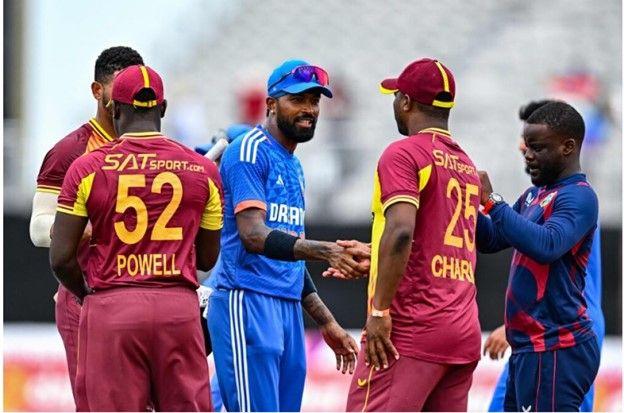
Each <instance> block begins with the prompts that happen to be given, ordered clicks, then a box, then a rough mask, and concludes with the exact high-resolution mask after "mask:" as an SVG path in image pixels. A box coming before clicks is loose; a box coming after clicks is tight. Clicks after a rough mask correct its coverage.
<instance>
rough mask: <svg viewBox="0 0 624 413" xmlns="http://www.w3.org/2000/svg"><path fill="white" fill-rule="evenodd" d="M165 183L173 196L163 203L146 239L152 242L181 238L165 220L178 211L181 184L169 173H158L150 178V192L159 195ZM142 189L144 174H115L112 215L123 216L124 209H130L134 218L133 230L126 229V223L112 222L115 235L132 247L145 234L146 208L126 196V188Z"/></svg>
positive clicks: (180, 233) (180, 198)
mask: <svg viewBox="0 0 624 413" xmlns="http://www.w3.org/2000/svg"><path fill="white" fill-rule="evenodd" d="M165 184H167V185H170V186H171V188H172V189H173V194H172V196H171V200H170V201H169V204H167V206H166V207H165V209H164V210H163V211H162V213H161V214H160V216H159V217H158V219H157V220H156V223H155V224H154V228H153V229H152V233H151V236H150V239H151V240H152V241H176V240H181V239H182V227H168V226H167V224H168V223H169V220H170V219H171V217H172V216H173V214H174V213H175V212H176V210H177V209H178V206H180V201H181V200H182V182H181V181H180V178H179V177H178V176H177V175H176V174H174V173H173V172H161V173H159V174H158V175H156V177H155V178H154V182H152V188H151V191H152V192H153V193H158V194H160V193H161V191H162V188H163V186H164V185H165ZM144 187H145V175H142V174H135V175H119V184H118V187H117V203H116V204H115V212H117V213H119V214H123V213H125V212H126V210H128V209H133V210H134V211H135V213H136V218H137V219H136V226H135V227H134V229H133V230H129V229H128V228H126V224H125V223H124V222H123V221H116V222H115V233H116V234H117V236H118V237H119V239H120V240H121V241H122V242H124V243H126V244H130V245H132V244H136V243H137V242H139V241H141V240H142V239H143V237H144V236H145V233H146V232H147V218H148V214H147V206H146V205H145V202H143V200H142V199H141V198H140V197H138V196H136V195H129V190H130V188H144Z"/></svg>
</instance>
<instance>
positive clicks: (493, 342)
mask: <svg viewBox="0 0 624 413" xmlns="http://www.w3.org/2000/svg"><path fill="white" fill-rule="evenodd" d="M508 347H509V343H507V338H506V337H505V326H500V327H498V328H497V329H496V330H494V331H492V333H491V334H490V336H489V337H488V338H487V340H485V344H484V345H483V355H484V356H485V355H487V353H490V358H491V359H492V360H498V359H502V358H503V356H504V355H505V350H507V348H508Z"/></svg>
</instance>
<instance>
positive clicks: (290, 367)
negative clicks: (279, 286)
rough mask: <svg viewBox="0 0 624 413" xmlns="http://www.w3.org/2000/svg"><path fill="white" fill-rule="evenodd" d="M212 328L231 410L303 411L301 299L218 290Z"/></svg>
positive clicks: (210, 318)
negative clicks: (292, 299)
mask: <svg viewBox="0 0 624 413" xmlns="http://www.w3.org/2000/svg"><path fill="white" fill-rule="evenodd" d="M208 329H209V330H210V337H211V339H212V351H213V354H214V360H215V367H216V370H217V376H218V379H219V388H220V390H221V396H222V397H223V405H224V406H225V408H226V409H227V411H229V412H232V411H240V412H249V411H274V412H275V411H299V410H300V409H301V398H302V396H303V386H304V382H305V373H306V360H305V337H304V330H303V315H302V312H301V303H300V302H299V301H291V300H284V299H280V298H276V297H271V296H268V295H264V294H259V293H255V292H252V291H244V290H222V289H217V290H215V291H214V292H213V293H212V295H211V296H210V302H209V311H208Z"/></svg>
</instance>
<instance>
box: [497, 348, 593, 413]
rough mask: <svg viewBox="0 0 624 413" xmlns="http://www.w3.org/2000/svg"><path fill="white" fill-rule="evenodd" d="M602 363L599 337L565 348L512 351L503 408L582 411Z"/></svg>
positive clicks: (507, 369)
mask: <svg viewBox="0 0 624 413" xmlns="http://www.w3.org/2000/svg"><path fill="white" fill-rule="evenodd" d="M599 365H600V350H599V348H598V344H597V342H596V339H595V338H592V339H591V340H588V341H585V342H583V343H580V344H577V345H576V346H574V347H569V348H565V349H561V350H555V351H545V352H541V353H533V352H529V353H517V354H512V355H511V357H510V359H509V363H508V365H507V366H506V367H507V368H506V371H507V372H508V373H507V374H508V377H507V381H506V383H505V387H506V391H505V397H504V401H503V407H504V409H505V411H514V412H518V411H520V412H521V411H523V410H524V411H529V409H530V411H576V412H578V411H579V410H580V408H581V404H582V403H583V399H584V398H585V397H586V394H587V393H588V391H589V388H590V387H591V385H592V383H593V382H594V379H595V378H596V375H597V374H598V367H599ZM499 384H500V383H499ZM498 390H499V386H498V385H497V391H498ZM495 394H496V392H495ZM492 402H493V403H492V404H494V400H492ZM494 407H496V406H494ZM492 408H493V406H492V405H490V411H497V410H492Z"/></svg>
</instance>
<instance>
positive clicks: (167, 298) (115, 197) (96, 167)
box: [50, 65, 223, 411]
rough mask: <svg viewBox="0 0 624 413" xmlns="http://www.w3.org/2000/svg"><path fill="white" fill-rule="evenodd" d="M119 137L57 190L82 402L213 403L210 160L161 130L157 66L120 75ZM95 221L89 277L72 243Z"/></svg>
mask: <svg viewBox="0 0 624 413" xmlns="http://www.w3.org/2000/svg"><path fill="white" fill-rule="evenodd" d="M112 102H113V103H112V110H113V119H114V124H115V130H116V131H117V133H118V134H119V135H120V137H119V142H117V143H111V144H109V145H107V146H105V147H103V148H100V149H98V150H95V151H93V152H91V153H89V154H87V155H84V156H82V157H80V158H78V159H77V160H76V161H75V162H74V163H73V164H72V165H71V166H70V168H69V170H68V172H67V176H66V177H65V180H64V182H63V187H62V190H61V194H60V195H59V201H58V210H57V215H56V220H55V223H54V228H55V230H54V234H53V237H52V244H51V247H50V262H51V264H52V268H53V270H54V272H55V274H56V276H57V277H58V279H59V280H60V281H61V282H62V283H63V285H64V286H65V287H66V288H67V289H68V290H70V291H71V292H72V293H74V294H75V295H76V296H77V297H78V299H80V300H84V301H83V302H84V304H83V308H82V313H81V316H80V331H79V341H80V346H79V349H78V372H77V375H76V387H77V390H76V392H77V394H78V410H93V411H120V410H130V411H143V410H145V407H146V406H147V405H148V404H150V401H151V403H152V404H153V407H154V408H155V409H156V410H165V411H209V410H210V409H211V403H210V392H209V388H208V364H207V360H206V352H205V349H204V344H203V338H202V332H201V327H200V324H199V317H200V316H199V304H198V301H197V294H196V292H195V289H196V288H197V287H198V282H197V274H196V267H198V268H200V269H202V270H209V269H210V268H211V267H212V266H213V265H214V263H215V262H216V258H217V256H218V254H219V237H220V229H221V227H222V224H223V223H222V221H223V215H222V193H221V182H220V178H219V174H218V171H217V168H216V166H215V164H214V163H213V162H212V161H210V160H208V159H206V158H204V157H202V156H200V155H199V154H196V153H195V152H193V151H192V150H190V149H188V148H186V147H184V146H182V145H180V144H178V143H176V142H175V141H173V140H171V139H169V138H167V137H165V136H163V135H162V134H161V133H160V128H161V126H160V122H161V118H162V117H163V116H164V114H165V109H166V107H167V103H166V101H165V99H164V88H163V83H162V79H161V78H160V76H159V75H158V73H156V72H155V71H154V70H153V69H151V68H149V67H146V66H143V65H135V66H130V67H128V68H126V69H124V70H123V71H121V72H120V73H119V74H118V75H117V76H116V77H115V79H114V81H113V88H112ZM87 220H90V221H91V224H92V227H93V229H92V236H91V241H90V245H89V248H90V251H89V258H88V261H87V265H86V271H85V272H86V279H85V278H84V276H83V272H82V270H81V268H80V266H79V265H78V262H77V260H76V251H77V248H78V243H79V241H80V238H81V235H82V231H83V230H84V227H85V226H86V223H87Z"/></svg>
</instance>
